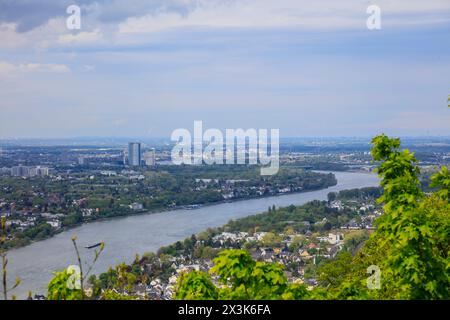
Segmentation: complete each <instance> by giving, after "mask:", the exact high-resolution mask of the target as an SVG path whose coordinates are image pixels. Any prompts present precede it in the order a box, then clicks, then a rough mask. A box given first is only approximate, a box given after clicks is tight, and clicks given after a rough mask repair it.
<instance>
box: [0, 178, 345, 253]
mask: <svg viewBox="0 0 450 320" xmlns="http://www.w3.org/2000/svg"><path fill="white" fill-rule="evenodd" d="M316 172H319V171H316ZM321 173H324V174H326V173H328V172H321ZM335 178H336V177H335ZM335 180H336V179H335ZM336 184H337V180H336V181H335V183H334V184H330V185H328V186H327V187H325V188H310V189H307V190H302V191H293V192H284V193H278V194H273V195H263V196H248V197H243V198H238V199H233V200H221V201H215V202H208V203H202V204H197V205H195V206H199V207H195V208H194V207H190V205H180V206H176V207H160V208H155V209H153V210H142V211H127V212H124V213H119V214H117V215H114V216H108V217H101V216H99V217H95V218H90V219H88V220H86V221H83V222H81V223H76V224H73V225H71V226H66V227H62V228H60V229H57V230H54V231H53V233H52V234H51V235H48V236H46V237H44V238H41V239H39V240H29V241H26V242H24V243H20V245H16V246H12V247H8V248H7V250H12V249H19V248H23V247H26V246H29V245H31V244H33V243H37V242H40V241H45V240H48V239H51V238H53V237H54V236H56V235H57V234H60V233H62V232H68V231H70V230H72V229H75V228H78V227H80V226H83V225H87V224H89V223H94V222H102V221H111V220H114V219H121V218H125V217H132V216H140V215H148V214H155V213H163V212H168V211H175V210H196V209H199V208H205V207H209V206H216V205H220V204H224V203H238V202H240V201H247V200H253V199H263V198H270V197H278V196H283V195H289V194H301V193H305V192H312V191H318V190H323V189H327V188H330V187H333V186H335V185H336ZM189 207H190V208H189Z"/></svg>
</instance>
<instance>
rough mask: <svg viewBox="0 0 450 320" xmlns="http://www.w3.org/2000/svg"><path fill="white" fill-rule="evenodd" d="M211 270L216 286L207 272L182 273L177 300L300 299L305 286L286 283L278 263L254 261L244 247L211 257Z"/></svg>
mask: <svg viewBox="0 0 450 320" xmlns="http://www.w3.org/2000/svg"><path fill="white" fill-rule="evenodd" d="M214 264H215V265H214V267H213V268H211V270H210V273H212V274H215V275H217V276H218V279H219V283H220V284H221V287H215V286H214V284H213V283H212V280H211V277H210V276H209V275H207V274H206V273H201V272H191V273H188V274H186V275H183V276H182V277H181V278H180V279H179V281H178V285H177V290H176V295H175V296H176V298H177V299H197V300H203V299H222V300H236V299H237V300H267V299H301V298H305V297H306V296H307V291H306V288H305V287H304V286H302V285H298V284H289V283H288V281H287V278H286V276H285V275H284V272H283V267H282V266H281V265H280V264H275V263H264V262H257V261H254V260H253V259H252V258H251V256H250V254H249V253H248V252H247V251H245V250H224V251H222V252H220V253H219V256H218V257H217V258H215V259H214Z"/></svg>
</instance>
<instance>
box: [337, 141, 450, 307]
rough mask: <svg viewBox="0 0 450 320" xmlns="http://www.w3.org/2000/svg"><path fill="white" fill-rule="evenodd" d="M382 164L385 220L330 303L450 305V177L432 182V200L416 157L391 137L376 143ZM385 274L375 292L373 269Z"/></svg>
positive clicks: (376, 155) (439, 175) (377, 158)
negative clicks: (448, 301)
mask: <svg viewBox="0 0 450 320" xmlns="http://www.w3.org/2000/svg"><path fill="white" fill-rule="evenodd" d="M372 143H373V148H372V156H373V158H374V160H375V161H379V162H380V164H379V166H378V169H377V172H378V175H379V176H380V178H381V186H382V187H383V189H384V191H383V195H382V196H381V197H380V198H379V200H378V201H379V202H380V203H382V204H383V208H384V214H383V215H382V216H381V217H379V218H378V219H377V221H376V223H377V230H376V231H375V232H374V233H373V234H372V235H371V237H370V238H369V239H368V240H367V241H366V243H365V244H364V246H363V248H362V250H360V251H359V252H358V253H357V254H356V256H355V257H354V258H353V261H352V272H350V273H349V274H348V276H347V279H346V281H344V282H343V283H342V285H341V286H340V287H339V288H338V290H330V292H329V293H330V297H332V298H338V299H449V298H450V275H449V274H450V273H449V268H450V260H449V256H448V254H449V252H450V219H449V214H450V206H449V199H448V192H449V183H448V181H449V173H448V170H447V169H446V168H443V169H442V170H441V171H440V172H439V173H437V174H435V175H434V176H433V177H432V178H431V181H432V186H433V187H435V188H437V189H438V191H437V192H436V193H431V194H429V195H426V194H425V193H424V192H423V191H422V188H421V184H420V181H419V173H420V170H419V166H418V162H417V160H416V158H415V157H414V155H413V154H412V153H411V152H410V151H408V150H407V149H406V150H400V140H399V139H392V138H389V137H387V136H385V135H381V136H378V137H375V138H374V139H373V140H372ZM370 265H376V266H378V267H379V268H380V270H381V276H382V281H381V288H380V289H379V290H369V289H368V288H367V285H366V280H367V276H368V275H367V273H366V270H367V267H369V266H370Z"/></svg>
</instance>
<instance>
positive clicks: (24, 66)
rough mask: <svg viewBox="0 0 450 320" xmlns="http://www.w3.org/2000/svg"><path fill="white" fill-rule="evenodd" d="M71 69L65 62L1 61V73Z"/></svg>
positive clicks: (54, 71)
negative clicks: (16, 62) (14, 62)
mask: <svg viewBox="0 0 450 320" xmlns="http://www.w3.org/2000/svg"><path fill="white" fill-rule="evenodd" d="M69 71H70V68H69V67H68V66H67V65H65V64H52V63H47V64H41V63H20V64H13V63H9V62H6V61H0V74H13V73H29V72H51V73H64V72H69Z"/></svg>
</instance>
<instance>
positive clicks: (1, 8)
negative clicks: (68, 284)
mask: <svg viewBox="0 0 450 320" xmlns="http://www.w3.org/2000/svg"><path fill="white" fill-rule="evenodd" d="M73 4H75V5H78V6H79V7H80V8H81V29H79V30H70V29H68V28H67V26H66V20H67V18H68V17H69V16H70V14H68V13H67V12H66V9H67V7H68V6H69V5H73ZM373 4H375V5H377V6H378V7H379V8H380V10H381V29H379V30H369V29H368V28H367V26H366V21H367V19H368V18H369V16H370V14H368V13H367V8H368V6H370V5H373ZM449 94H450V1H448V0H427V1H423V0H409V1H404V0H378V1H361V0H346V1H336V0H316V1H307V0H97V1H93V0H79V1H77V0H33V1H31V0H0V139H2V138H3V139H9V138H70V137H85V136H91V137H92V136H96V137H114V136H116V137H120V136H126V137H170V134H171V133H172V131H173V130H175V129H177V128H187V129H189V130H191V131H193V123H194V120H201V121H203V126H204V128H205V129H207V128H218V129H220V130H225V129H227V128H228V129H236V128H244V129H248V128H256V129H279V130H280V135H281V136H282V137H303V136H307V137H311V136H364V137H370V136H374V135H376V134H379V133H382V132H384V133H387V134H390V135H399V136H423V135H427V136H429V135H445V136H450V109H449V108H448V107H447V97H448V96H449Z"/></svg>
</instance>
